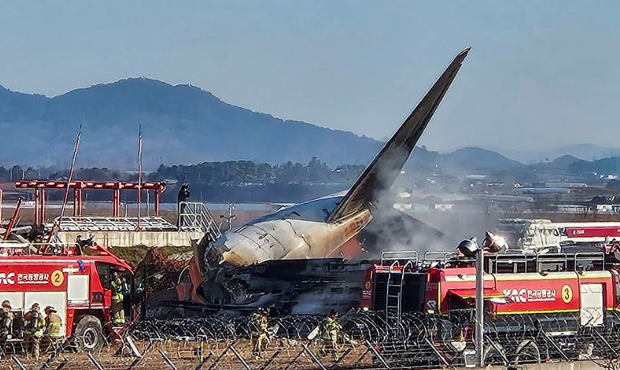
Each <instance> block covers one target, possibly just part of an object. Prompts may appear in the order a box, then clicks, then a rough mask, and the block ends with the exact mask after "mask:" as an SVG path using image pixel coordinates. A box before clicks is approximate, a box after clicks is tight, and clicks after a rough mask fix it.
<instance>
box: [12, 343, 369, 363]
mask: <svg viewBox="0 0 620 370" xmlns="http://www.w3.org/2000/svg"><path fill="white" fill-rule="evenodd" d="M302 344H306V343H305V341H304V342H298V341H293V340H273V341H272V342H271V343H270V344H269V346H268V348H267V350H266V351H265V352H264V353H263V354H262V356H261V357H258V358H254V357H253V356H252V349H251V348H252V347H251V343H250V342H249V340H247V339H240V340H238V341H236V342H232V341H230V342H212V341H208V342H203V343H202V344H201V343H199V342H153V344H152V345H151V344H150V343H149V342H136V347H137V349H138V350H139V351H140V352H141V353H144V356H143V357H142V358H141V359H138V358H136V357H133V356H132V355H131V354H130V351H129V349H128V348H125V350H124V351H123V352H124V354H121V353H117V352H120V349H121V345H110V346H107V347H104V349H103V350H102V351H101V352H99V353H95V354H93V358H94V359H95V361H96V362H97V363H98V364H99V365H100V366H101V368H103V369H105V370H121V369H122V370H127V369H152V370H155V369H174V368H176V369H178V370H182V369H188V370H189V369H192V370H193V369H204V370H207V369H210V370H214V369H247V367H246V366H245V365H244V364H243V363H242V360H241V359H239V357H237V356H236V355H235V353H234V351H233V349H231V348H228V346H229V345H232V348H234V350H236V352H237V353H238V354H239V356H241V358H242V359H243V360H244V361H246V363H247V365H248V366H249V368H250V369H261V370H268V369H270V370H275V369H289V370H293V369H321V366H320V365H319V364H318V363H317V362H315V360H313V359H312V358H311V355H310V354H309V353H308V352H307V351H306V350H305V349H304V348H303V346H302ZM308 349H309V350H310V351H312V352H313V353H314V354H316V356H317V358H318V360H319V361H320V362H321V364H322V365H323V366H325V368H331V369H359V368H374V367H376V366H377V364H374V363H373V361H374V360H373V356H372V354H371V353H370V352H369V351H368V348H367V347H366V346H364V345H362V344H360V345H357V346H355V347H353V346H346V347H343V348H341V349H340V351H339V353H340V356H341V359H340V361H339V362H338V363H334V362H333V361H332V359H331V357H330V355H322V354H321V345H320V344H316V343H315V344H309V345H308ZM201 353H203V354H204V355H203V356H201ZM164 355H165V356H166V357H167V358H168V360H169V361H170V362H171V363H172V364H173V366H174V367H172V366H171V365H169V364H168V363H167V360H166V359H165V358H164ZM15 357H16V358H17V359H18V360H19V361H20V362H21V363H22V364H23V365H24V366H25V368H26V369H40V368H42V365H43V364H44V362H45V360H46V359H47V357H44V358H42V359H41V360H40V361H38V362H37V361H33V360H30V359H27V358H26V356H24V355H23V354H18V355H15ZM65 361H66V363H65ZM63 363H65V365H64V366H62V367H61V368H62V369H65V370H78V369H91V368H92V369H96V368H97V367H96V365H95V364H94V363H93V361H92V360H91V359H90V358H89V357H88V355H87V354H85V353H63V354H61V355H60V356H59V357H58V358H57V359H56V360H54V361H52V362H50V363H49V364H48V366H47V369H59V366H61V365H62V364H63ZM0 368H1V369H20V367H19V366H18V364H17V363H16V361H15V360H14V359H12V357H11V356H10V355H9V356H8V357H6V358H4V359H2V360H0Z"/></svg>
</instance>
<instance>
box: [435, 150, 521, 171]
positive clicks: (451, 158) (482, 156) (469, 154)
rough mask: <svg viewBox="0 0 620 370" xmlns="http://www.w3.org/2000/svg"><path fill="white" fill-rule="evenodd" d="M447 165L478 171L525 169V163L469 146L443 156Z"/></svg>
mask: <svg viewBox="0 0 620 370" xmlns="http://www.w3.org/2000/svg"><path fill="white" fill-rule="evenodd" d="M443 161H444V162H445V163H446V165H450V166H453V167H455V168H470V169H472V170H478V171H489V170H491V171H493V170H515V169H523V168H525V165H524V164H522V163H520V162H517V161H514V160H512V159H509V158H506V157H504V156H503V155H501V154H499V153H496V152H494V151H491V150H486V149H481V148H476V147H467V148H462V149H458V150H456V151H454V152H452V153H449V154H446V155H444V157H443Z"/></svg>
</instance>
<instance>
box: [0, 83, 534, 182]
mask: <svg viewBox="0 0 620 370" xmlns="http://www.w3.org/2000/svg"><path fill="white" fill-rule="evenodd" d="M80 124H82V125H83V134H82V142H81V145H80V151H79V154H78V166H79V167H107V168H113V169H120V170H127V169H135V167H136V162H137V160H136V158H137V151H138V143H137V136H138V135H137V134H138V127H139V126H140V125H142V129H143V147H144V155H143V158H144V159H143V163H144V167H145V168H146V169H155V168H157V167H158V166H159V165H160V164H167V165H170V164H184V165H188V164H195V163H202V162H213V161H229V160H250V161H253V162H257V163H271V164H281V163H284V162H287V161H292V162H301V163H308V161H309V160H310V159H311V158H312V157H317V158H318V159H320V160H321V161H323V162H326V163H327V164H328V165H329V166H330V167H332V168H333V167H335V166H337V165H340V164H363V165H366V164H368V163H369V162H370V161H371V160H372V158H373V157H374V156H375V155H376V153H377V152H378V151H379V149H380V148H381V146H382V143H381V142H379V141H376V140H374V139H370V138H367V137H363V136H357V135H355V134H353V133H350V132H345V131H340V130H332V129H328V128H324V127H319V126H316V125H312V124H309V123H305V122H299V121H291V120H282V119H279V118H275V117H273V116H271V115H269V114H264V113H258V112H253V111H250V110H248V109H244V108H240V107H237V106H234V105H231V104H228V103H226V102H223V101H222V100H220V99H218V98H217V97H216V96H214V95H213V94H211V93H210V92H207V91H204V90H201V89H199V88H197V87H194V86H190V85H176V86H173V85H170V84H167V83H165V82H161V81H157V80H151V79H146V78H130V79H125V80H120V81H117V82H114V83H110V84H100V85H94V86H91V87H88V88H81V89H76V90H73V91H70V92H68V93H66V94H63V95H59V96H56V97H53V98H48V97H45V96H43V95H29V94H22V93H18V92H13V91H10V90H8V89H5V88H3V87H0V133H1V135H0V143H1V146H0V166H7V165H12V164H14V163H19V164H22V165H38V166H49V165H56V166H59V167H65V168H66V167H67V166H68V165H69V162H70V159H71V153H72V152H73V143H74V140H75V134H76V132H77V128H78V126H79V125H80ZM407 167H408V169H412V170H414V171H416V172H418V173H433V172H436V171H437V170H438V168H439V170H440V171H443V172H444V173H445V172H450V171H453V172H454V173H458V174H461V173H466V174H469V173H481V172H485V171H492V170H496V169H509V170H510V169H517V168H520V167H523V165H522V164H520V163H518V162H516V161H513V160H510V159H508V158H506V157H504V156H502V155H500V154H498V153H496V152H492V151H489V150H484V149H480V148H463V149H459V150H457V151H455V152H453V153H449V154H439V153H437V152H433V151H429V150H427V149H426V148H425V147H418V148H416V149H415V151H414V155H413V157H412V160H411V161H410V163H409V164H408V166H407Z"/></svg>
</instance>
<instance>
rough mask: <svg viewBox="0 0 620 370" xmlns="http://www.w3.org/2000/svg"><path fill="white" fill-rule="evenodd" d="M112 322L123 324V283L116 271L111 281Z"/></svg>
mask: <svg viewBox="0 0 620 370" xmlns="http://www.w3.org/2000/svg"><path fill="white" fill-rule="evenodd" d="M111 285H112V322H113V323H114V325H118V326H122V325H125V306H124V300H125V284H124V283H123V280H122V279H121V275H120V274H119V273H118V272H115V273H114V281H112V284H111Z"/></svg>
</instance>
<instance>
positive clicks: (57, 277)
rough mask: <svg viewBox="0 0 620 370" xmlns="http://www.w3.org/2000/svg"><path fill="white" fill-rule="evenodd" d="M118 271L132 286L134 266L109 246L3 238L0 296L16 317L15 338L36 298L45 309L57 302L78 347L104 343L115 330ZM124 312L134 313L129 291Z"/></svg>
mask: <svg viewBox="0 0 620 370" xmlns="http://www.w3.org/2000/svg"><path fill="white" fill-rule="evenodd" d="M115 272H118V273H119V274H120V275H121V277H122V278H123V279H124V280H125V282H127V284H128V286H129V287H130V290H129V291H130V292H131V291H133V288H134V287H133V271H132V269H131V267H130V266H129V265H127V263H125V262H124V261H123V260H121V259H119V258H118V257H116V256H115V255H114V254H112V253H110V252H108V251H107V250H106V249H105V248H102V247H98V246H95V247H94V248H91V247H84V248H82V246H80V245H79V244H78V245H71V246H64V245H58V244H47V245H38V246H37V245H32V244H26V243H17V242H3V243H0V301H4V300H9V301H10V302H11V306H12V309H13V313H14V314H15V316H16V318H17V319H16V320H14V324H13V334H14V335H13V340H19V337H20V334H19V333H20V332H21V329H22V328H21V327H20V326H21V322H22V320H19V318H21V316H22V315H24V314H25V313H26V312H27V311H28V310H29V309H30V307H31V306H32V304H34V303H38V304H39V305H40V307H41V311H43V308H45V307H46V306H48V305H51V306H54V307H55V309H56V310H57V311H58V315H60V317H61V318H62V320H63V327H62V330H63V332H64V334H65V335H66V336H67V338H70V339H72V340H73V343H74V344H75V345H76V347H77V348H78V349H81V350H87V351H93V350H97V349H99V348H101V346H102V345H103V343H104V335H106V334H108V335H109V334H112V332H113V330H114V329H113V328H112V325H111V311H110V309H111V304H112V302H111V296H112V290H111V286H110V284H111V282H112V276H113V274H114V273H115ZM125 307H126V314H127V315H129V318H130V319H131V318H132V315H133V312H132V310H131V294H128V295H127V296H126V302H125Z"/></svg>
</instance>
